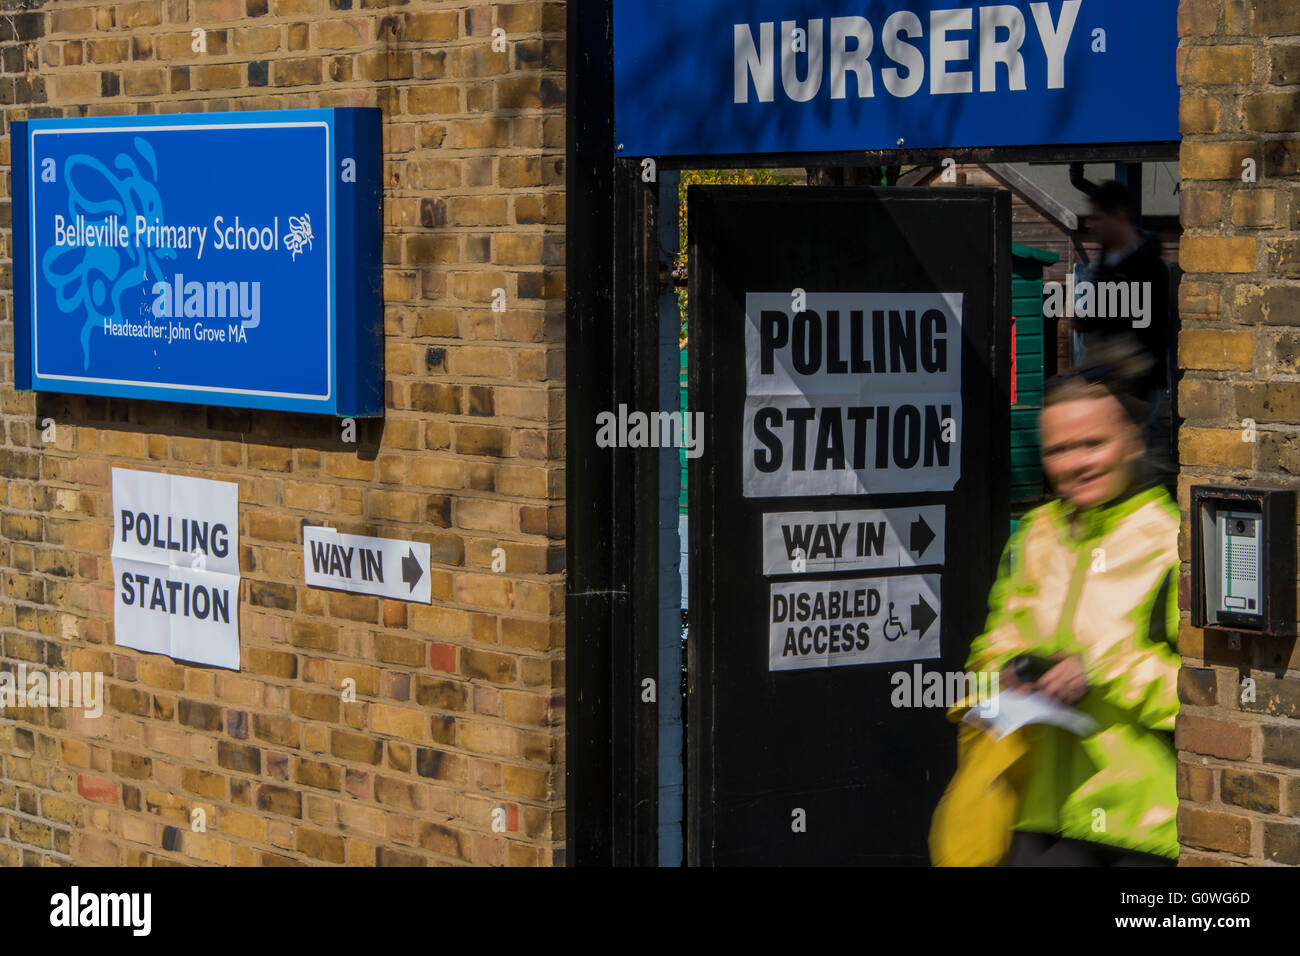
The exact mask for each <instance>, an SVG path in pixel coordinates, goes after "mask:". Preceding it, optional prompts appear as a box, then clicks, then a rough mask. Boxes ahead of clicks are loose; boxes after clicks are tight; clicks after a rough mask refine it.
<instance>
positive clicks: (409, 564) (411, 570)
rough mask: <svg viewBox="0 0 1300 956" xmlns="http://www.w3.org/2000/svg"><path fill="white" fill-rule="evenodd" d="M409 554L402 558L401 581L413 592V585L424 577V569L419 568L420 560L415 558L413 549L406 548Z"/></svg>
mask: <svg viewBox="0 0 1300 956" xmlns="http://www.w3.org/2000/svg"><path fill="white" fill-rule="evenodd" d="M407 550H409V551H410V552H411V553H410V554H409V555H407V556H406V557H404V558H402V581H404V582H405V583H406V584H409V585H410V586H411V591H412V592H414V591H415V585H416V583H417V582H418V581H419V580H420V578H422V577H424V569H423V568H422V567H420V559H419V558H417V557H416V556H415V549H414V548H408V549H407Z"/></svg>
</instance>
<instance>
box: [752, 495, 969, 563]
mask: <svg viewBox="0 0 1300 956" xmlns="http://www.w3.org/2000/svg"><path fill="white" fill-rule="evenodd" d="M943 561H944V507H943V505H920V506H916V507H912V508H886V509H883V510H869V511H798V512H790V513H784V514H765V515H763V573H764V574H799V573H802V572H805V571H844V570H861V569H865V568H901V567H911V566H915V565H921V564H943Z"/></svg>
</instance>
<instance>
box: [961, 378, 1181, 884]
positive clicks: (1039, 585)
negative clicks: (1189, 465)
mask: <svg viewBox="0 0 1300 956" xmlns="http://www.w3.org/2000/svg"><path fill="white" fill-rule="evenodd" d="M1146 413H1147V408H1146V406H1145V405H1144V404H1143V403H1141V402H1138V401H1136V400H1134V399H1131V398H1130V397H1129V396H1128V395H1127V393H1126V392H1125V389H1124V387H1123V377H1122V376H1121V374H1120V373H1119V372H1118V371H1117V370H1116V369H1114V368H1111V367H1108V366H1091V367H1088V368H1085V369H1082V370H1079V371H1075V372H1072V373H1070V374H1068V375H1065V376H1061V377H1059V378H1057V379H1053V380H1052V381H1051V382H1049V383H1048V384H1047V386H1046V390H1045V394H1044V409H1043V413H1042V419H1041V436H1042V456H1043V468H1044V471H1045V472H1046V474H1047V477H1048V480H1049V481H1050V482H1051V484H1052V486H1053V488H1054V489H1055V491H1056V493H1057V495H1058V498H1057V500H1054V501H1052V502H1050V503H1049V504H1046V505H1044V506H1042V507H1040V508H1037V509H1035V510H1033V511H1031V512H1030V513H1029V514H1027V515H1025V517H1024V518H1022V519H1021V521H1020V523H1019V525H1018V526H1017V529H1016V532H1015V534H1014V535H1012V537H1011V540H1010V541H1009V542H1008V543H1007V547H1006V550H1005V552H1004V553H1003V557H1002V562H1001V565H1000V568H999V575H998V580H997V583H996V584H995V585H994V587H993V591H992V594H991V596H990V599H989V606H990V615H989V618H988V622H987V624H986V628H985V633H984V634H982V635H981V636H980V637H978V638H977V639H976V640H975V641H974V643H973V644H972V646H971V655H970V660H969V662H968V665H967V667H968V670H971V671H994V672H997V673H999V675H1000V681H1001V686H1002V688H1003V689H1007V688H1011V689H1012V690H1013V691H1021V692H1023V691H1030V690H1032V691H1037V692H1041V693H1043V694H1047V695H1049V696H1051V697H1053V698H1055V699H1056V700H1058V701H1060V702H1061V703H1063V704H1067V705H1069V706H1071V707H1074V708H1075V709H1077V710H1079V711H1082V712H1083V713H1085V714H1087V715H1089V716H1090V717H1092V718H1093V719H1094V720H1095V721H1096V722H1097V724H1098V725H1099V726H1098V729H1097V730H1096V731H1095V732H1094V733H1092V734H1091V735H1089V736H1087V737H1078V736H1075V735H1074V734H1072V733H1071V732H1069V731H1067V730H1063V729H1060V728H1057V727H1055V726H1049V725H1043V724H1039V725H1034V726H1033V727H1032V728H1031V731H1032V734H1031V736H1030V737H1029V738H1028V739H1029V740H1030V747H1029V753H1028V756H1027V757H1026V758H1025V759H1026V760H1027V762H1028V763H1027V766H1026V767H1025V773H1026V777H1025V780H1024V782H1023V783H1022V785H1021V793H1020V808H1019V811H1018V814H1017V817H1016V822H1015V824H1014V827H1013V829H1014V831H1015V832H1014V835H1013V837H1012V840H1011V847H1010V851H1009V853H1008V854H1007V857H1006V859H1005V860H1004V863H1003V865H1008V866H1095V865H1160V864H1172V863H1174V862H1176V860H1177V858H1178V836H1177V827H1176V822H1175V813H1176V811H1177V806H1178V798H1177V795H1176V793H1175V783H1174V774H1175V762H1176V755H1175V751H1174V746H1173V729H1174V718H1175V716H1176V715H1177V713H1178V696H1177V689H1176V682H1177V677H1178V664H1179V658H1178V653H1177V650H1176V640H1177V634H1178V620H1179V613H1178V564H1179V560H1178V523H1179V515H1178V508H1177V505H1176V504H1175V503H1174V501H1173V500H1172V499H1171V498H1170V497H1169V494H1168V492H1166V491H1165V490H1164V489H1163V488H1162V487H1160V486H1159V485H1158V484H1156V483H1155V482H1154V481H1152V480H1151V479H1150V478H1149V477H1148V476H1147V474H1146V470H1145V468H1144V466H1143V457H1144V451H1145V446H1144V442H1143V429H1142V424H1143V422H1144V420H1145V416H1146ZM1017 665H1019V666H1017ZM1026 665H1028V666H1026ZM1017 672H1019V674H1020V676H1021V677H1023V678H1025V679H1024V680H1021V679H1020V678H1018V677H1017ZM1031 674H1032V675H1033V676H1032V677H1031V676H1029V675H1031Z"/></svg>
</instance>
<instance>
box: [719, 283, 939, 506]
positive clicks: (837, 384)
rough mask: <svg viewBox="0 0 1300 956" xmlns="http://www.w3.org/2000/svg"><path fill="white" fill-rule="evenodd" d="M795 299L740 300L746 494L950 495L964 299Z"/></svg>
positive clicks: (766, 295)
mask: <svg viewBox="0 0 1300 956" xmlns="http://www.w3.org/2000/svg"><path fill="white" fill-rule="evenodd" d="M804 299H805V301H804V302H800V303H796V302H795V300H794V299H793V297H792V295H791V294H790V293H782V292H763V293H759V292H751V293H748V294H747V295H746V296H745V367H746V389H747V395H746V399H745V421H744V442H743V450H744V494H745V497H747V498H755V497H801V496H810V495H838V494H878V493H882V492H883V493H890V492H911V491H951V490H952V489H953V487H954V485H956V483H957V479H958V477H960V472H961V436H962V405H961V360H962V330H961V322H962V294H961V293H942V294H941V293H907V294H903V293H898V294H866V293H838V292H837V293H807V294H806V295H804ZM796 305H798V306H801V307H802V311H796Z"/></svg>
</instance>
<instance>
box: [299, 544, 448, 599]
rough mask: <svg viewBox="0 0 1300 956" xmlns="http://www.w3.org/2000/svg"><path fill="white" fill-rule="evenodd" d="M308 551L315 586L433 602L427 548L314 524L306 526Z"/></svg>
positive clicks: (309, 576)
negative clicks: (344, 532) (340, 531)
mask: <svg viewBox="0 0 1300 956" xmlns="http://www.w3.org/2000/svg"><path fill="white" fill-rule="evenodd" d="M302 550H303V556H302V560H303V569H304V572H305V576H306V578H307V583H308V584H309V585H311V586H312V587H322V588H333V589H336V590H343V591H353V592H355V593H357V594H374V595H378V596H379V597H386V598H395V599H397V600H402V601H416V602H419V603H421V604H428V603H429V601H430V600H431V597H432V594H431V591H432V588H431V586H430V582H429V575H428V574H427V573H426V571H427V570H428V568H429V546H428V545H427V544H420V543H419V542H415V541H397V540H393V539H391V538H371V537H363V536H361V535H354V534H339V533H338V532H337V531H335V530H334V529H333V528H320V527H316V526H310V525H309V526H307V527H305V528H303V536H302Z"/></svg>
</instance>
